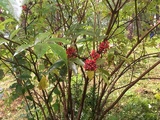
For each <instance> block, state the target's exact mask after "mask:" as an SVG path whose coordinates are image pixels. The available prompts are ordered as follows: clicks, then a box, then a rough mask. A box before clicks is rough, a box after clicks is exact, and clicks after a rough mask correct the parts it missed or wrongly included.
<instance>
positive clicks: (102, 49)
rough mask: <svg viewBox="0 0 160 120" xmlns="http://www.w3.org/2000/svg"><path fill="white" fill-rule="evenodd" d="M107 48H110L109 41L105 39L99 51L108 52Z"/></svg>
mask: <svg viewBox="0 0 160 120" xmlns="http://www.w3.org/2000/svg"><path fill="white" fill-rule="evenodd" d="M107 49H109V42H108V41H103V42H101V43H100V44H99V48H98V53H99V54H101V53H103V52H106V51H107Z"/></svg>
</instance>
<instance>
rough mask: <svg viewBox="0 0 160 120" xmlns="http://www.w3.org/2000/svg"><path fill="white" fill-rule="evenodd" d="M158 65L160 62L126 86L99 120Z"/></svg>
mask: <svg viewBox="0 0 160 120" xmlns="http://www.w3.org/2000/svg"><path fill="white" fill-rule="evenodd" d="M159 64H160V60H159V61H157V62H156V63H155V64H153V65H152V66H151V67H150V68H149V69H147V70H146V71H144V72H143V73H142V74H141V75H140V76H139V77H138V78H137V79H136V80H134V81H133V82H131V83H130V85H128V87H126V88H125V89H124V90H123V91H122V93H121V94H120V95H119V97H118V98H117V99H116V100H115V101H114V102H113V103H112V104H111V105H110V106H109V107H108V108H107V109H106V110H104V111H103V112H102V114H101V116H100V120H102V119H103V118H104V116H105V115H106V113H107V112H108V111H109V110H111V109H112V108H113V107H114V106H115V105H116V104H117V102H119V100H120V99H121V98H122V97H123V95H124V94H125V93H126V92H127V91H128V90H129V89H130V88H131V87H132V86H134V85H135V84H136V83H137V82H138V81H139V80H141V79H142V78H143V77H144V76H145V75H146V74H147V73H149V72H150V71H151V70H152V69H154V68H155V67H156V66H158V65H159Z"/></svg>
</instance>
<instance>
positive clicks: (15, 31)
mask: <svg viewBox="0 0 160 120" xmlns="http://www.w3.org/2000/svg"><path fill="white" fill-rule="evenodd" d="M20 30H21V29H20V28H18V29H17V30H14V31H13V32H12V33H11V35H10V39H13V38H14V36H15V35H16V34H17V33H18V32H19V31H20Z"/></svg>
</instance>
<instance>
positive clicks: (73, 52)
mask: <svg viewBox="0 0 160 120" xmlns="http://www.w3.org/2000/svg"><path fill="white" fill-rule="evenodd" d="M66 53H67V55H68V58H74V57H76V49H75V48H74V47H69V48H68V49H67V50H66Z"/></svg>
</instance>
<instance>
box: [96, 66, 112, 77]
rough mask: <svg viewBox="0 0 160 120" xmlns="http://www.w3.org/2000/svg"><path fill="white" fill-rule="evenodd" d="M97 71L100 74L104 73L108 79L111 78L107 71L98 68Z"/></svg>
mask: <svg viewBox="0 0 160 120" xmlns="http://www.w3.org/2000/svg"><path fill="white" fill-rule="evenodd" d="M99 71H100V72H101V73H104V74H105V75H107V76H108V77H110V76H111V75H110V74H109V72H108V71H107V70H104V69H102V68H99Z"/></svg>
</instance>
